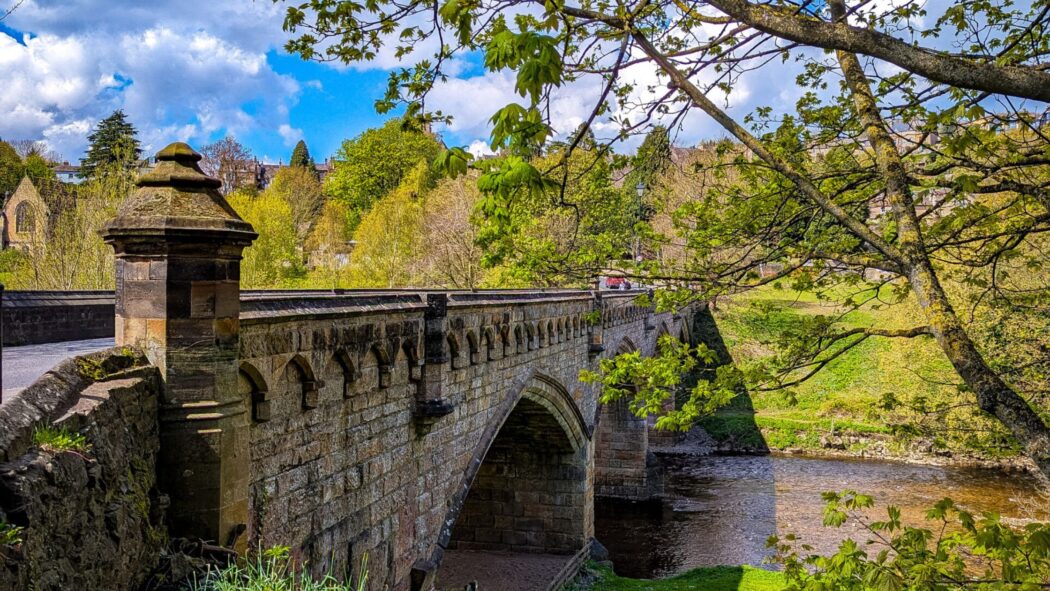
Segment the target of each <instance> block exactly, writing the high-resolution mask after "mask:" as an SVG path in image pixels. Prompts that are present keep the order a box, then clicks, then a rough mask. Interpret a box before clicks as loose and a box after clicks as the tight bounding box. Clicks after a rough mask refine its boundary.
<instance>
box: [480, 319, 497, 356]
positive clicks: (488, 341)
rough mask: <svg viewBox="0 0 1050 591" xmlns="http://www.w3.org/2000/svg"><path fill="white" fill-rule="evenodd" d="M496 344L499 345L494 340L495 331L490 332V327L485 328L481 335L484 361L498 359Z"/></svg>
mask: <svg viewBox="0 0 1050 591" xmlns="http://www.w3.org/2000/svg"><path fill="white" fill-rule="evenodd" d="M498 344H499V343H498V341H497V340H496V331H494V330H492V327H491V326H486V327H485V330H484V331H483V332H482V333H481V349H482V355H483V357H482V359H484V360H485V361H493V360H495V359H499V357H498V356H497V353H496V347H497V346H498Z"/></svg>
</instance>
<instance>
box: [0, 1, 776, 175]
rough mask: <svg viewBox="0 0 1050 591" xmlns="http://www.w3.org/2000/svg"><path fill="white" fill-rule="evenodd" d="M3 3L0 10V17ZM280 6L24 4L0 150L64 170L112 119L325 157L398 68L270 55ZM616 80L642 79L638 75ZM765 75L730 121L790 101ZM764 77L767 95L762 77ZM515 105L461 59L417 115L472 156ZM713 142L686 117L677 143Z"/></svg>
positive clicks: (565, 94)
mask: <svg viewBox="0 0 1050 591" xmlns="http://www.w3.org/2000/svg"><path fill="white" fill-rule="evenodd" d="M14 1H15V0H0V7H3V6H5V5H9V4H11V3H12V2H14ZM285 7H286V5H285V4H284V3H283V2H279V3H276V4H275V3H274V2H272V1H271V0H153V1H150V2H143V1H141V0H24V2H23V3H22V4H21V5H20V6H18V8H17V9H16V10H15V11H14V12H13V13H12V14H11V15H10V16H9V17H8V18H7V19H6V20H4V21H3V22H2V23H0V71H2V72H4V84H3V86H2V87H0V113H3V114H4V116H3V117H0V138H2V139H4V140H16V139H42V140H44V141H45V142H46V143H47V144H48V146H49V147H50V148H51V149H52V150H54V151H55V152H56V153H57V154H58V155H59V156H60V157H61V158H62V159H64V160H68V161H76V160H78V159H79V158H81V157H82V156H83V152H84V150H85V148H86V146H87V135H88V134H89V133H90V131H91V129H92V128H93V127H94V126H95V124H96V123H97V122H98V121H99V120H100V119H102V118H104V117H106V116H107V115H109V114H110V113H112V112H113V111H114V110H116V109H118V108H119V109H123V110H124V111H125V113H126V114H127V116H128V118H129V119H130V121H131V122H132V123H133V124H134V125H135V126H136V128H137V129H138V130H139V137H140V140H141V141H142V144H143V148H144V149H145V151H146V152H147V153H150V152H155V151H157V150H159V149H160V148H162V147H164V146H165V145H167V144H168V143H170V142H173V141H186V142H189V143H190V144H191V145H192V146H194V147H196V148H199V147H200V146H202V145H204V144H206V143H209V142H212V141H215V140H217V139H220V138H222V137H223V136H225V135H232V136H234V137H236V138H237V139H238V140H239V141H241V142H242V143H243V144H245V145H246V146H247V147H248V148H249V149H250V150H251V151H252V152H253V153H254V154H255V155H256V156H257V157H258V158H259V159H260V160H264V161H267V162H280V161H287V160H288V157H289V155H290V154H291V150H292V147H293V146H294V145H295V143H296V142H297V141H298V140H300V139H305V140H306V142H307V144H308V146H309V148H310V151H311V153H312V155H313V156H314V158H315V159H317V160H321V159H324V158H327V157H329V156H332V155H333V154H334V153H335V151H336V150H337V149H338V147H339V145H340V144H341V142H342V141H343V140H344V139H347V138H352V137H354V136H356V135H357V134H359V133H361V132H362V131H364V130H365V129H367V128H369V127H374V126H377V125H381V124H382V123H383V121H385V119H386V118H387V116H385V115H378V114H377V113H376V112H375V110H374V107H373V104H374V101H375V100H376V99H377V98H379V97H380V96H381V95H382V93H383V91H384V89H385V86H386V78H387V74H388V72H389V70H390V68H393V67H396V66H397V65H398V61H397V59H395V57H394V56H393V55H392V54H391V53H390V52H381V54H380V55H379V56H378V57H377V58H376V59H375V60H374V61H373V62H371V63H368V64H361V65H355V66H353V67H349V68H348V67H345V66H332V65H327V64H318V63H309V62H304V61H302V60H300V59H299V58H297V57H295V56H291V55H289V54H287V53H285V52H284V51H283V49H282V46H283V44H284V42H285V41H286V40H287V34H286V33H284V32H283V31H282V28H281V24H282V20H283V13H284V10H285ZM625 75H627V76H629V77H632V78H634V79H636V80H638V81H640V82H643V83H645V82H652V81H655V80H656V76H655V72H654V71H652V67H651V66H648V65H645V66H638V67H635V68H633V69H632V70H631V71H630V72H626V73H625ZM768 75H769V76H770V79H768V80H749V81H745V82H744V83H742V84H741V85H739V86H738V87H737V88H736V89H735V90H734V95H733V101H734V104H735V105H736V106H735V108H734V111H737V112H740V111H742V110H749V109H750V108H751V107H752V106H754V105H755V104H757V103H758V102H762V103H766V104H768V103H770V102H777V103H782V104H783V103H784V102H785V101H790V102H792V103H793V102H794V98H795V97H794V96H793V95H792V92H793V89H792V87H791V85H787V86H785V85H783V83H782V80H783V78H782V76H783V72H782V71H781V72H779V73H778V72H771V73H770V74H768ZM778 75H779V76H781V83H780V84H779V85H778V84H775V81H774V80H773V79H772V78H773V77H775V76H778ZM598 84H599V81H597V80H590V81H588V80H584V81H581V82H579V83H577V84H575V85H574V86H572V87H568V88H564V89H562V90H561V91H559V93H558V94H557V95H556V97H555V100H554V102H553V105H552V107H553V108H552V118H553V121H552V122H553V124H554V127H555V129H556V130H557V131H559V132H560V133H562V134H565V133H568V132H569V131H571V130H572V129H575V127H576V126H577V125H579V123H581V122H582V121H583V120H584V119H585V118H586V116H587V114H588V113H589V111H590V109H591V107H592V104H593V103H592V102H591V101H593V100H594V97H595V96H597V92H598ZM641 86H643V87H644V84H642V85H641ZM778 88H782V90H778ZM752 89H762V92H760V93H756V92H753V90H752ZM515 99H517V96H516V95H515V93H514V91H513V78H512V77H511V75H510V74H508V73H507V72H486V71H484V70H483V69H481V68H479V67H477V64H474V63H471V61H470V60H469V58H468V59H467V60H464V61H462V62H461V63H459V64H458V65H457V67H456V76H453V77H451V78H450V79H449V80H448V81H447V82H446V83H444V84H442V85H440V86H439V87H438V88H436V89H435V90H434V92H433V95H432V96H431V98H430V100H429V102H428V107H429V108H431V109H441V110H442V111H444V112H445V113H447V114H451V115H452V116H453V117H454V120H453V123H452V124H451V125H449V126H447V127H442V128H440V129H439V130H438V131H439V133H441V135H442V137H443V139H444V140H445V142H446V143H447V144H449V145H462V146H471V147H472V149H473V151H475V152H477V153H480V152H483V151H484V148H483V146H484V144H486V143H487V138H488V122H487V120H488V118H489V117H490V116H491V114H492V112H494V111H495V110H496V109H497V108H499V107H500V106H502V105H504V104H506V103H508V102H511V101H513V100H515ZM517 100H520V99H517ZM789 104H790V103H789ZM721 135H722V132H721V131H720V130H719V129H718V128H717V127H716V126H715V124H714V123H713V122H711V121H709V120H707V119H705V118H704V117H703V116H702V115H700V114H699V113H697V114H694V115H690V117H689V118H688V119H687V121H686V125H685V128H684V129H683V130H682V131H681V132H680V134H679V136H678V141H679V143H686V144H688V143H691V142H695V141H697V140H699V139H702V138H706V137H720V136H721Z"/></svg>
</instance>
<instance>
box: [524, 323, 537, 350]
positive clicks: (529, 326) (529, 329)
mask: <svg viewBox="0 0 1050 591" xmlns="http://www.w3.org/2000/svg"><path fill="white" fill-rule="evenodd" d="M525 339H526V341H525V347H526V348H527V349H528V350H529V351H532V350H533V349H535V348H537V347H538V346H539V343H537V342H536V325H535V324H533V323H531V322H526V323H525Z"/></svg>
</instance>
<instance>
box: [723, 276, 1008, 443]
mask: <svg viewBox="0 0 1050 591" xmlns="http://www.w3.org/2000/svg"><path fill="white" fill-rule="evenodd" d="M841 312H842V309H841V308H839V307H838V305H837V304H835V303H834V301H825V300H821V299H820V298H818V297H817V296H816V295H815V294H813V293H806V292H803V293H798V292H795V291H791V290H787V289H778V288H776V287H773V286H769V287H767V288H764V289H761V290H756V291H753V292H750V293H747V294H743V295H740V296H736V297H734V298H731V299H728V300H722V301H720V302H719V305H718V308H717V309H716V311H715V318H716V321H717V323H718V328H719V330H720V332H721V334H722V337H723V338H724V339H725V341H726V344H727V346H728V348H729V351H730V353H731V354H732V356H733V358H734V360H735V361H736V363H737V364H738V365H740V366H745V367H746V366H748V365H749V364H754V363H757V362H758V361H759V360H761V359H763V358H768V357H769V356H772V355H775V354H776V352H777V347H776V341H777V339H778V337H780V335H782V334H784V333H785V332H786V331H790V330H792V329H794V328H796V327H797V326H798V325H799V324H800V323H801V322H802V321H803V320H804V319H805V318H806V317H813V316H818V315H822V316H833V315H838V314H840V313H841ZM917 318H919V311H918V309H917V308H916V307H915V306H914V304H912V303H910V302H903V303H900V304H895V305H888V306H887V305H881V306H880V305H878V304H874V305H871V304H869V305H866V306H864V307H862V308H861V309H859V310H858V311H856V312H853V313H850V314H849V315H847V316H846V317H845V318H843V322H842V323H841V326H842V328H853V327H869V326H877V327H880V328H886V329H891V328H903V327H907V326H913V325H915V324H918V323H919V322H917V320H916V319H917ZM958 381H959V380H958V376H957V375H956V374H955V372H954V371H953V369H952V367H951V366H950V364H949V363H948V360H947V359H946V358H945V357H944V355H943V353H942V352H941V351H940V349H939V347H938V346H937V344H936V343H935V342H934V341H933V340H932V339H931V338H928V337H920V338H914V339H884V338H883V339H880V338H871V339H868V340H866V341H865V342H864V343H862V344H860V345H859V346H857V347H855V348H854V349H852V350H850V351H849V352H847V353H845V354H843V355H842V356H841V357H839V358H837V359H835V360H834V361H832V362H831V363H830V364H829V365H828V366H827V367H825V368H824V369H823V370H821V371H820V372H818V373H817V374H816V375H814V376H813V377H812V378H810V379H809V380H807V381H805V382H803V383H802V384H799V385H797V386H794V387H792V388H789V389H786V390H777V391H759V390H755V391H752V392H750V400H739V401H737V403H736V404H734V405H733V406H731V407H730V408H727V409H724V410H723V411H722V412H720V413H719V414H718V415H717V416H715V417H710V418H708V419H706V420H705V421H704V423H703V425H704V427H705V428H706V429H707V430H708V431H709V433H711V435H712V436H714V437H715V439H717V440H719V441H722V442H731V443H732V444H733V445H735V446H738V447H741V448H760V447H762V446H768V448H770V449H773V450H790V449H795V450H806V451H816V450H824V449H829V448H833V449H835V450H836V451H845V452H854V453H860V452H867V453H869V454H871V455H885V456H908V455H915V454H926V455H953V456H954V455H965V456H971V457H977V458H986V459H997V458H1004V457H1012V456H1014V455H1016V453H1017V449H1016V447H1015V446H1014V445H1013V444H1012V443H1011V441H1010V440H1009V438H1007V437H1006V436H1005V434H1004V431H1003V430H1002V428H1001V427H1000V426H999V425H997V424H996V423H994V422H993V421H991V420H989V419H988V418H987V417H985V416H983V415H982V414H981V413H980V411H978V410H977V408H976V407H975V406H973V405H968V404H965V403H966V402H968V401H970V400H972V398H971V397H970V395H968V394H965V393H961V392H960V390H959V388H958V386H957V385H956V384H957V382H958Z"/></svg>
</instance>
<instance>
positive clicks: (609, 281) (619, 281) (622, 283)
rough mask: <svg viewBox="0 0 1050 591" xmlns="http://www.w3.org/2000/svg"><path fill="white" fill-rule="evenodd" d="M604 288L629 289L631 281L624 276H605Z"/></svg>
mask: <svg viewBox="0 0 1050 591" xmlns="http://www.w3.org/2000/svg"><path fill="white" fill-rule="evenodd" d="M605 288H606V289H631V282H630V281H628V280H627V278H626V277H607V278H606V279H605Z"/></svg>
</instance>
